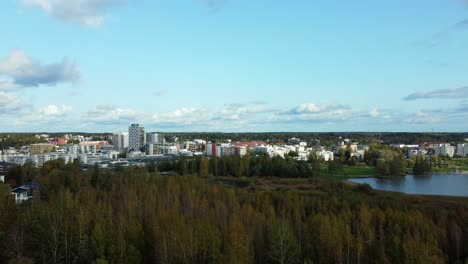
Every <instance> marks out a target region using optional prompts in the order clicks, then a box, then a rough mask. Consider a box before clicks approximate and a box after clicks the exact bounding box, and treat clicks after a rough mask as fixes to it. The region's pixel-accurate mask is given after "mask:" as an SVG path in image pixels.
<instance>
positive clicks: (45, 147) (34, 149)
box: [29, 143, 55, 155]
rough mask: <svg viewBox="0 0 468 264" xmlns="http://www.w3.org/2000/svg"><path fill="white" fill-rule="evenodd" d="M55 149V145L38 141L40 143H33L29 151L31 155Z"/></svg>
mask: <svg viewBox="0 0 468 264" xmlns="http://www.w3.org/2000/svg"><path fill="white" fill-rule="evenodd" d="M54 149H55V146H54V145H52V144H44V143H38V144H31V147H30V150H29V151H30V153H31V155H34V154H41V153H44V152H51V151H53V150H54Z"/></svg>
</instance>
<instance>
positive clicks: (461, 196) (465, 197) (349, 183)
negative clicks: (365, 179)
mask: <svg viewBox="0 0 468 264" xmlns="http://www.w3.org/2000/svg"><path fill="white" fill-rule="evenodd" d="M341 182H343V183H344V184H346V185H348V186H352V187H357V186H359V185H363V184H367V183H358V182H352V181H350V180H349V179H343V180H342V181H341ZM368 185H369V186H370V184H368ZM371 188H372V190H375V191H378V192H385V193H396V194H400V195H406V196H423V197H442V198H443V197H448V198H463V199H468V195H466V196H463V195H450V194H424V193H405V192H399V191H391V190H381V189H376V188H374V187H372V186H371Z"/></svg>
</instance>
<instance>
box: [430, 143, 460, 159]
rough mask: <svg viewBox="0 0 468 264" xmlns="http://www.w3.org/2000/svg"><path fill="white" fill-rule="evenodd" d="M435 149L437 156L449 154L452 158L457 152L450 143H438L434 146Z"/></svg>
mask: <svg viewBox="0 0 468 264" xmlns="http://www.w3.org/2000/svg"><path fill="white" fill-rule="evenodd" d="M434 151H435V155H436V156H439V155H442V156H449V157H451V158H452V157H453V155H454V154H455V147H454V146H450V144H449V143H442V144H436V145H435V146H434Z"/></svg>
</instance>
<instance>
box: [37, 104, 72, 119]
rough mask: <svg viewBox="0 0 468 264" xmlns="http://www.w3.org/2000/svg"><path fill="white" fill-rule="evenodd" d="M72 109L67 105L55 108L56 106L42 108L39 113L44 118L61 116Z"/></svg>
mask: <svg viewBox="0 0 468 264" xmlns="http://www.w3.org/2000/svg"><path fill="white" fill-rule="evenodd" d="M71 110H72V107H71V106H67V105H62V106H57V105H53V104H51V105H48V106H46V107H44V108H42V109H41V110H40V111H39V112H40V113H41V114H43V115H45V116H63V115H65V114H67V113H69V112H71Z"/></svg>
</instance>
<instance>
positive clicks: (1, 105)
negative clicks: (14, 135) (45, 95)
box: [0, 91, 27, 115]
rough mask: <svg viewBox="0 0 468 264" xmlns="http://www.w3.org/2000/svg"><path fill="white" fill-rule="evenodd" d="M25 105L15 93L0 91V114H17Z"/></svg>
mask: <svg viewBox="0 0 468 264" xmlns="http://www.w3.org/2000/svg"><path fill="white" fill-rule="evenodd" d="M26 106H27V105H26V103H25V102H24V101H23V100H22V99H21V98H19V97H18V96H16V95H15V94H12V93H8V92H4V91H0V115H15V114H18V112H20V111H21V110H22V109H23V108H25V107H26Z"/></svg>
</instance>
